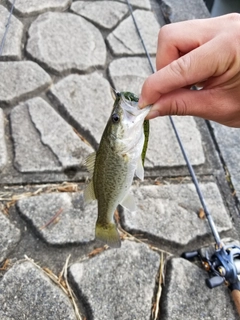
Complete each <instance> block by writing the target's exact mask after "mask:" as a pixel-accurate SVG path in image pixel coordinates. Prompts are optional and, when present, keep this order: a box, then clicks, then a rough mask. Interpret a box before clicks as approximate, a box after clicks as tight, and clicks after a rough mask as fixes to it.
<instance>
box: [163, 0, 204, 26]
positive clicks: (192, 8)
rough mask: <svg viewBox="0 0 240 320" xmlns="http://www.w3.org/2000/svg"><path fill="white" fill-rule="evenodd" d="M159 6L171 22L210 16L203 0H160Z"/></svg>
mask: <svg viewBox="0 0 240 320" xmlns="http://www.w3.org/2000/svg"><path fill="white" fill-rule="evenodd" d="M161 8H162V12H163V14H164V16H165V17H166V18H167V19H169V20H170V21H171V22H178V21H184V20H191V19H202V18H210V13H209V11H208V9H207V7H206V6H205V3H204V1H196V0H190V1H189V0H182V1H177V0H163V1H161Z"/></svg>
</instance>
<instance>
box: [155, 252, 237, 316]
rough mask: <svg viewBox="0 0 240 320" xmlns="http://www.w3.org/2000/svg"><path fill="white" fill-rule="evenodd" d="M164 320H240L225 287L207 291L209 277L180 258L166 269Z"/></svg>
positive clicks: (169, 263) (163, 295)
mask: <svg viewBox="0 0 240 320" xmlns="http://www.w3.org/2000/svg"><path fill="white" fill-rule="evenodd" d="M166 271H167V274H166V277H165V286H164V289H163V293H162V304H161V305H162V309H161V320H193V319H194V320H195V319H199V320H200V319H201V320H219V319H221V320H237V319H239V316H238V315H237V313H236V311H235V307H234V306H233V303H232V301H231V298H230V294H229V291H228V289H227V288H226V286H224V285H222V286H221V287H218V288H214V289H212V290H210V289H208V288H207V286H206V284H205V279H206V278H208V274H207V273H206V272H205V271H204V270H202V269H200V268H198V267H197V266H196V265H194V264H193V263H191V262H189V261H186V260H184V259H181V258H174V259H171V260H170V261H169V262H168V264H167V267H166Z"/></svg>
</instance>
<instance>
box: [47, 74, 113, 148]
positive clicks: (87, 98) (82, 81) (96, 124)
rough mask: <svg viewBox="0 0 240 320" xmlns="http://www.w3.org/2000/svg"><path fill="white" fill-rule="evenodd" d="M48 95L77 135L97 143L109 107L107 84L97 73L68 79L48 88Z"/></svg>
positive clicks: (108, 113) (109, 96)
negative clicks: (75, 129) (80, 134)
mask: <svg viewBox="0 0 240 320" xmlns="http://www.w3.org/2000/svg"><path fill="white" fill-rule="evenodd" d="M50 93H51V95H52V96H53V97H54V99H55V100H57V102H58V103H59V104H60V105H59V109H60V110H61V112H63V113H66V114H67V117H70V119H72V121H74V123H76V125H77V126H79V130H80V131H81V133H84V132H85V134H87V136H89V135H90V136H92V137H93V139H94V140H95V141H97V142H100V139H101V135H102V132H103V130H104V127H105V125H106V123H107V120H108V117H109V116H110V113H111V110H112V106H113V98H112V96H111V92H110V84H109V82H108V81H107V80H106V79H105V78H103V77H102V76H101V75H100V74H98V73H97V72H94V73H92V74H89V75H81V76H80V75H70V76H68V77H66V78H64V79H63V80H61V81H59V82H58V83H57V84H55V85H54V86H53V87H51V89H50ZM87 136H86V137H87ZM90 140H91V139H90Z"/></svg>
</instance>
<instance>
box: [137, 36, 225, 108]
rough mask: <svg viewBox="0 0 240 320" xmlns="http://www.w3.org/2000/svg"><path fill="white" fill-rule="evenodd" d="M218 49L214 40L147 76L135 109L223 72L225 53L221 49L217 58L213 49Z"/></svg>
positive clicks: (220, 42)
mask: <svg viewBox="0 0 240 320" xmlns="http://www.w3.org/2000/svg"><path fill="white" fill-rule="evenodd" d="M221 46H222V39H221V38H219V39H218V37H216V38H214V39H213V40H212V41H209V42H207V43H205V44H204V45H202V46H200V47H198V48H196V49H194V50H192V51H190V52H189V53H187V54H185V55H184V56H182V57H180V58H178V59H177V60H174V61H172V62H171V63H170V64H168V65H167V66H165V67H164V68H162V69H160V70H158V71H157V72H156V73H154V74H153V75H151V76H150V77H148V78H147V79H146V81H145V82H144V84H143V87H142V92H141V99H140V100H139V106H140V107H144V106H146V105H149V104H153V103H154V102H156V101H157V100H158V99H159V98H160V97H161V95H163V94H165V93H168V92H170V91H173V90H176V89H180V88H183V87H186V86H189V85H190V86H191V85H193V84H195V83H198V82H202V81H205V80H206V79H208V78H210V77H213V76H219V75H221V74H223V73H224V72H226V70H227V69H228V64H226V63H225V62H229V61H230V60H229V59H228V54H229V53H228V51H226V50H225V52H221V56H219V55H218V54H217V53H216V48H220V47H221ZM220 59H221V61H220Z"/></svg>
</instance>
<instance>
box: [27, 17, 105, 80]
mask: <svg viewBox="0 0 240 320" xmlns="http://www.w3.org/2000/svg"><path fill="white" fill-rule="evenodd" d="M80 30H81V32H80ZM28 33H29V39H28V43H27V48H26V50H27V52H28V54H30V56H31V57H32V58H34V59H35V60H37V61H39V62H40V63H43V64H44V65H46V66H47V68H49V69H50V70H52V71H54V72H55V73H58V74H59V73H62V72H64V71H72V70H79V71H84V70H87V69H88V68H90V67H97V66H104V64H105V60H106V46H105V43H104V40H103V37H102V35H101V33H100V31H99V30H98V29H97V28H96V27H94V25H92V24H91V23H90V22H88V21H87V20H85V19H84V18H82V17H80V16H77V15H75V14H71V13H54V12H47V13H43V14H42V15H40V16H39V17H38V18H37V19H36V20H35V21H34V22H33V23H32V25H31V27H30V28H29V31H28ZM69 35H71V36H69Z"/></svg>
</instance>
